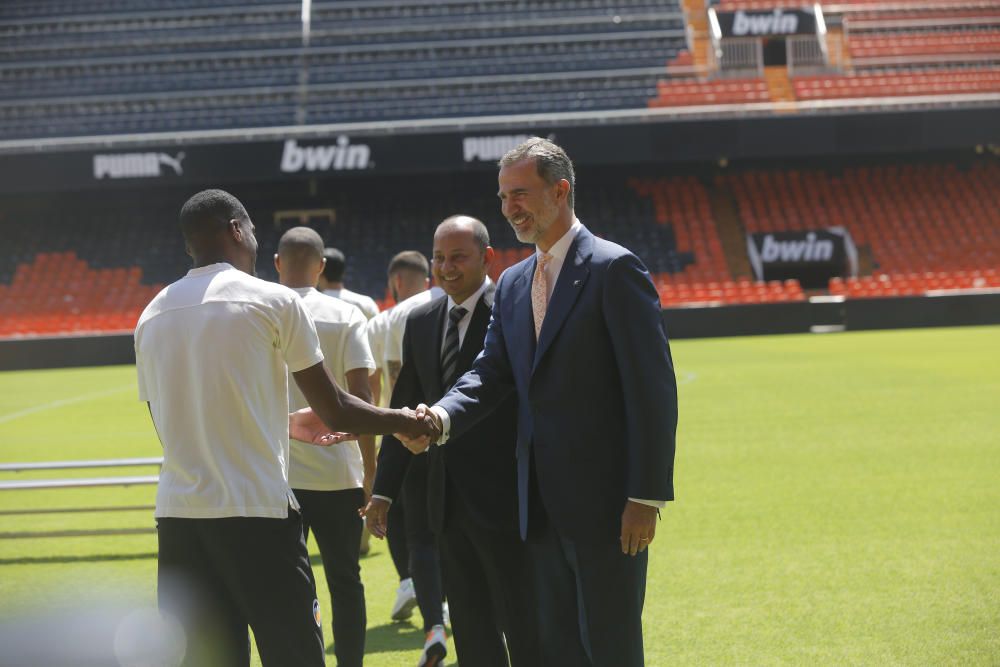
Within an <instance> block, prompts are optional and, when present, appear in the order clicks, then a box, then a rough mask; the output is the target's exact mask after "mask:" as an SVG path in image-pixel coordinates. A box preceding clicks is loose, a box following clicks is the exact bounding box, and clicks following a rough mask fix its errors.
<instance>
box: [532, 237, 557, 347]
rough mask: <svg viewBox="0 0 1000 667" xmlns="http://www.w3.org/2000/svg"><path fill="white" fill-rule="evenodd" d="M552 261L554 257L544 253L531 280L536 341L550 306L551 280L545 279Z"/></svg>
mask: <svg viewBox="0 0 1000 667" xmlns="http://www.w3.org/2000/svg"><path fill="white" fill-rule="evenodd" d="M550 261H552V255H550V254H549V253H547V252H543V253H541V254H540V255H539V256H538V263H537V264H536V265H535V277H534V278H532V280H531V313H532V314H533V315H534V316H535V340H538V337H539V335H541V333H542V320H544V319H545V309H546V308H548V306H549V280H548V278H546V277H545V267H546V266H548V264H549V262H550Z"/></svg>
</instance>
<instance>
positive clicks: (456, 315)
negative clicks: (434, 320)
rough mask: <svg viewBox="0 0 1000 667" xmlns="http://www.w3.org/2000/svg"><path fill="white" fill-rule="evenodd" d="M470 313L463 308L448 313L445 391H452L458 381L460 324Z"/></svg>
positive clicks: (443, 372) (443, 363)
mask: <svg viewBox="0 0 1000 667" xmlns="http://www.w3.org/2000/svg"><path fill="white" fill-rule="evenodd" d="M467 312H469V311H467V310H466V309H465V308H462V307H461V306H455V307H454V308H452V309H451V310H450V311H448V333H446V334H445V337H444V348H443V349H442V350H441V381H442V382H443V383H444V390H445V391H448V390H449V389H451V385H453V384H455V380H457V379H458V374H457V371H458V347H459V346H458V323H459V322H460V321H461V320H462V318H463V317H465V314H466V313H467Z"/></svg>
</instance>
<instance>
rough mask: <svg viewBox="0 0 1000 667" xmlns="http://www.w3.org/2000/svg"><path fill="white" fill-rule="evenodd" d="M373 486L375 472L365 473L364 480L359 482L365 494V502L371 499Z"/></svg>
mask: <svg viewBox="0 0 1000 667" xmlns="http://www.w3.org/2000/svg"><path fill="white" fill-rule="evenodd" d="M374 486H375V471H374V470H372V471H370V472H369V471H368V470H366V471H365V476H364V479H363V480H362V481H361V488H362V489H364V492H365V502H366V503H367V502H369V501H370V500H371V498H372V488H373V487H374Z"/></svg>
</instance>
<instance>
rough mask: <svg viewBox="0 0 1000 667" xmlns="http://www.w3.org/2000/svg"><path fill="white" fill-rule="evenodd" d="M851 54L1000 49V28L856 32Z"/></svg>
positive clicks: (907, 53) (866, 56)
mask: <svg viewBox="0 0 1000 667" xmlns="http://www.w3.org/2000/svg"><path fill="white" fill-rule="evenodd" d="M847 44H848V48H849V50H850V53H851V56H852V57H855V58H871V57H878V56H916V55H925V54H946V53H961V54H969V53H1000V30H968V31H952V32H927V33H919V32H917V33H906V34H899V33H893V34H877V35H868V34H861V35H852V36H851V37H850V39H849V40H848V41H847Z"/></svg>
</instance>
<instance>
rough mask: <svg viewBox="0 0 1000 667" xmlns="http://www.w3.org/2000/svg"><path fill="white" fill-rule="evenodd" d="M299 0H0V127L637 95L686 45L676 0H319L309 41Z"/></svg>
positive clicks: (461, 107) (264, 117)
mask: <svg viewBox="0 0 1000 667" xmlns="http://www.w3.org/2000/svg"><path fill="white" fill-rule="evenodd" d="M95 7H99V8H100V9H95ZM300 11H301V10H300V3H298V2H267V3H264V2H252V3H239V4H237V3H234V2H230V1H228V0H220V1H215V0H211V1H206V2H198V3H195V2H193V1H191V0H176V1H175V0H170V1H167V2H160V3H152V2H147V1H145V0H139V1H134V2H129V3H84V2H78V3H77V2H69V1H59V2H55V1H53V2H49V1H42V2H38V3H34V2H32V3H28V2H13V3H4V5H3V7H2V8H0V138H7V139H12V138H23V137H45V136H50V137H58V136H77V135H89V134H110V133H121V132H156V131H172V130H178V129H216V128H233V127H271V126H289V125H298V124H305V123H327V122H348V121H359V120H365V121H369V120H379V119H386V120H389V119H392V120H396V119H413V118H431V117H452V116H470V115H488V114H496V113H512V112H523V113H537V112H546V111H556V110H559V111H564V110H592V109H616V108H641V107H643V106H644V105H645V102H646V100H648V99H649V98H650V97H651V96H652V95H653V94H654V91H655V85H656V80H657V77H658V75H660V74H661V73H662V68H663V65H664V63H666V62H667V60H668V59H669V58H671V57H673V56H675V55H676V54H677V52H678V51H679V50H680V49H681V48H683V46H684V20H683V16H682V14H681V12H680V9H679V6H678V5H677V4H676V3H675V2H653V1H651V0H625V1H622V2H618V3H614V6H613V7H609V6H608V5H606V4H605V3H592V2H586V1H579V0H538V1H535V2H524V1H522V0H478V1H472V0H445V1H443V2H441V1H437V0H434V1H432V0H411V1H409V2H399V3H391V4H390V3H384V2H378V1H374V0H355V1H352V2H315V3H313V10H312V18H311V23H310V26H311V29H310V31H309V36H308V43H307V44H303V41H304V38H303V29H302V25H301V19H300ZM515 14H516V15H517V17H518V20H516V21H514V20H511V18H510V17H511V16H512V15H515Z"/></svg>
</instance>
